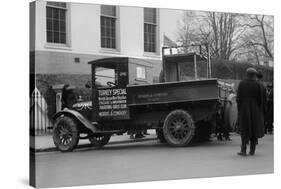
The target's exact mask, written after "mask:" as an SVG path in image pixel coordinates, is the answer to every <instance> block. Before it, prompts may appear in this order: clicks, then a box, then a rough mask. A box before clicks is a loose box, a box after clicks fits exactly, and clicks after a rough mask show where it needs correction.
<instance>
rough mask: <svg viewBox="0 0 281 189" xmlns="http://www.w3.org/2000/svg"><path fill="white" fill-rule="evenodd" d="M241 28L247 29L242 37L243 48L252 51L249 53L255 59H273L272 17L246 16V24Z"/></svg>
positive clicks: (258, 60)
mask: <svg viewBox="0 0 281 189" xmlns="http://www.w3.org/2000/svg"><path fill="white" fill-rule="evenodd" d="M243 26H244V27H245V28H246V29H247V33H246V35H245V36H244V42H245V47H246V48H248V49H252V51H251V53H252V54H253V55H254V56H255V57H256V60H257V62H258V63H259V62H260V58H267V59H269V60H273V59H274V49H273V45H274V43H273V42H274V41H273V40H274V39H273V38H274V36H273V35H274V29H273V17H272V16H265V15H247V16H246V23H244V24H243Z"/></svg>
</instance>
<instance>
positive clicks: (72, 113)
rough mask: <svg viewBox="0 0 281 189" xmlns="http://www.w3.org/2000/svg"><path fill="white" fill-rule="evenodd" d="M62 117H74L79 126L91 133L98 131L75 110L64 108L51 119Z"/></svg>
mask: <svg viewBox="0 0 281 189" xmlns="http://www.w3.org/2000/svg"><path fill="white" fill-rule="evenodd" d="M62 115H67V116H71V117H74V118H75V119H76V120H77V121H79V122H80V123H81V125H83V126H85V127H86V128H88V129H90V130H91V131H92V132H93V133H95V132H97V131H98V129H97V128H96V127H95V126H94V125H93V124H92V123H91V122H90V121H89V120H88V119H87V118H85V117H84V116H83V115H82V114H80V113H79V112H77V111H75V110H70V109H68V108H65V109H63V110H62V111H60V112H58V113H56V114H55V115H54V116H53V119H54V120H56V119H57V118H58V117H60V116H62Z"/></svg>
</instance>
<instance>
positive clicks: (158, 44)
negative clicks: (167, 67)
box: [143, 8, 160, 58]
mask: <svg viewBox="0 0 281 189" xmlns="http://www.w3.org/2000/svg"><path fill="white" fill-rule="evenodd" d="M143 13H144V9H143ZM145 23H147V24H152V25H155V26H156V37H155V38H156V41H155V43H156V44H155V48H156V49H155V50H156V51H155V52H146V51H145V50H144V39H143V56H146V57H154V58H159V57H160V12H159V9H158V8H156V24H155V23H149V22H144V16H143V27H144V24H145ZM143 33H144V28H143Z"/></svg>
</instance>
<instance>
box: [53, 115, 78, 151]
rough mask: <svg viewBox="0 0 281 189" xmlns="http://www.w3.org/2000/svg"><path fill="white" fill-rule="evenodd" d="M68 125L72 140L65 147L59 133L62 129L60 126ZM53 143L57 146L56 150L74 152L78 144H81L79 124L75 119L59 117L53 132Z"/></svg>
mask: <svg viewBox="0 0 281 189" xmlns="http://www.w3.org/2000/svg"><path fill="white" fill-rule="evenodd" d="M62 123H64V124H66V125H67V127H68V129H70V130H71V134H72V137H71V138H72V139H71V142H70V143H69V144H68V145H63V144H61V143H60V139H59V137H58V132H59V129H60V124H62ZM53 141H54V144H55V146H56V148H57V149H58V150H59V151H61V152H71V151H73V150H74V149H75V148H76V146H77V144H78V142H79V131H78V123H77V121H76V120H75V119H73V118H72V117H69V116H63V117H59V118H58V119H57V120H56V121H55V124H54V130H53Z"/></svg>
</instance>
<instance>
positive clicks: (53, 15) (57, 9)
mask: <svg viewBox="0 0 281 189" xmlns="http://www.w3.org/2000/svg"><path fill="white" fill-rule="evenodd" d="M46 8H47V10H46V17H47V42H48V43H62V44H65V43H66V18H65V17H66V3H61V2H47V7H46Z"/></svg>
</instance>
